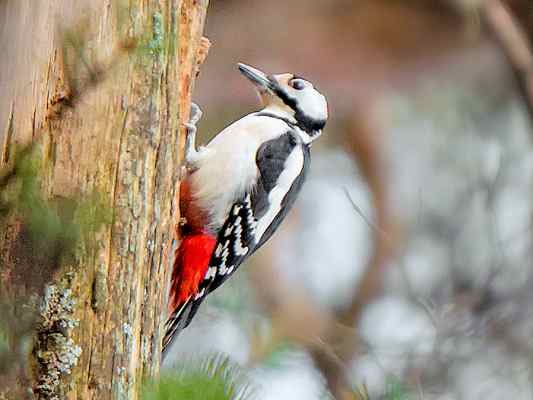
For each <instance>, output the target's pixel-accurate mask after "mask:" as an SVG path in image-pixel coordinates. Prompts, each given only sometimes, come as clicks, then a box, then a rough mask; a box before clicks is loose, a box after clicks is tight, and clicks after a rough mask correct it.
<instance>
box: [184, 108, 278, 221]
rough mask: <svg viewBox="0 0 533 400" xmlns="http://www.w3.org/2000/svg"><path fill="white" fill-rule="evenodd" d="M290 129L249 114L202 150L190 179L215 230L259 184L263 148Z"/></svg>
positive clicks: (196, 196) (270, 120)
mask: <svg viewBox="0 0 533 400" xmlns="http://www.w3.org/2000/svg"><path fill="white" fill-rule="evenodd" d="M287 129H288V128H287V125H286V124H285V123H284V122H283V121H281V120H279V119H276V118H269V117H259V116H256V115H254V114H249V115H247V116H245V117H243V118H241V119H240V120H238V121H236V122H234V123H233V124H231V125H230V126H228V127H227V128H225V129H224V130H223V131H222V132H220V133H219V134H218V135H217V136H216V137H215V138H214V139H213V140H212V141H211V142H210V143H209V144H208V145H207V146H206V147H205V148H203V149H200V152H201V157H200V159H199V160H198V163H197V167H198V169H197V170H196V171H195V172H194V173H193V174H192V175H191V177H190V180H191V189H192V196H193V201H195V202H197V205H198V206H199V207H200V208H201V209H202V210H204V211H205V212H206V213H207V214H208V215H209V223H208V225H209V227H210V228H211V229H214V230H217V229H219V228H220V227H221V226H222V224H223V223H224V220H225V218H226V215H227V213H228V212H229V208H230V207H231V205H232V204H233V203H234V202H235V200H237V199H239V198H241V197H242V196H243V194H244V193H245V192H247V191H248V190H250V189H251V188H252V186H253V185H254V184H255V182H256V179H257V176H258V169H257V165H256V160H255V157H256V153H257V150H258V149H259V146H261V144H263V143H264V142H266V141H268V140H271V139H274V138H276V137H278V136H280V135H282V134H283V133H285V132H287Z"/></svg>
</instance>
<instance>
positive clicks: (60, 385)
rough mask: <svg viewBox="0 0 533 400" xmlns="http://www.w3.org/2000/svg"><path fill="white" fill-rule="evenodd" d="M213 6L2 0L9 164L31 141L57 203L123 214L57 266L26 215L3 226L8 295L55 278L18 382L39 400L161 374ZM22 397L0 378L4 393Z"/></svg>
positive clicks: (122, 386) (1, 112)
mask: <svg viewBox="0 0 533 400" xmlns="http://www.w3.org/2000/svg"><path fill="white" fill-rule="evenodd" d="M207 3H208V0H142V1H141V0H130V1H129V2H123V1H120V0H116V1H115V0H98V1H93V2H88V1H87V2H83V1H82V2H80V1H77V2H73V1H69V0H56V1H45V2H42V1H41V2H38V4H37V3H35V2H34V1H31V0H7V1H3V2H0V20H2V23H1V24H0V49H1V50H2V51H1V53H2V59H3V61H2V62H0V81H1V93H2V96H0V127H2V130H0V144H1V145H3V147H2V152H1V153H0V155H1V159H0V163H2V165H0V167H2V168H7V167H8V164H9V163H10V162H12V160H11V159H12V158H13V157H16V156H17V154H16V152H15V151H14V149H15V147H19V148H20V147H25V146H27V145H30V146H32V147H34V148H35V150H36V153H37V154H38V156H39V158H40V169H39V182H40V187H41V189H42V192H43V193H45V194H46V198H48V199H58V198H78V199H79V198H83V197H84V196H87V195H88V194H90V193H94V192H97V193H99V194H100V195H101V199H103V203H102V204H103V207H104V208H109V210H110V213H112V219H111V220H110V222H109V223H108V224H106V225H104V228H102V229H100V230H99V231H98V232H97V234H96V236H95V243H94V248H91V249H89V250H88V249H87V248H84V246H81V245H78V247H77V248H76V254H75V257H73V258H68V259H61V260H60V262H59V264H60V265H57V267H58V268H55V267H56V266H54V268H52V267H50V268H48V267H49V266H47V265H46V264H47V262H50V261H49V260H48V261H46V260H42V259H40V258H39V255H38V254H35V249H32V248H27V247H24V245H23V244H21V243H23V242H24V239H25V234H26V233H25V227H24V223H23V222H21V221H20V220H17V219H13V218H12V219H10V220H9V223H8V224H7V225H6V226H5V227H4V226H2V232H0V233H1V234H0V260H2V261H1V262H0V284H1V285H0V291H2V290H3V291H4V293H3V294H6V293H8V294H9V293H11V295H12V297H17V296H18V297H24V298H23V299H19V300H21V301H22V302H26V300H27V299H26V297H28V296H29V295H30V293H29V289H28V288H29V286H30V285H29V284H28V279H29V278H30V277H31V276H35V275H43V276H44V277H45V278H47V279H48V278H50V283H49V284H48V285H46V287H44V285H43V287H40V288H37V289H36V292H40V294H41V295H42V296H41V298H42V300H41V304H42V305H41V307H40V309H39V316H38V318H37V319H38V321H37V326H38V328H37V330H38V332H37V335H36V339H34V347H33V349H34V350H33V351H32V352H31V355H30V366H31V373H29V374H27V375H28V376H30V377H31V378H28V380H26V381H25V380H21V379H20V377H18V378H17V379H18V384H19V386H20V385H23V390H22V392H24V393H26V394H28V393H29V391H28V387H31V388H32V390H33V394H31V395H29V396H30V397H32V398H38V399H63V398H68V399H83V400H88V399H99V400H100V399H136V398H137V397H138V393H139V387H140V382H141V379H142V378H143V377H146V376H154V375H157V373H158V370H159V363H160V359H159V358H160V339H161V326H162V322H163V318H164V312H163V310H165V299H166V293H165V292H166V283H167V266H168V262H167V252H168V248H169V246H170V244H171V242H172V240H173V236H174V231H175V229H174V227H175V222H176V219H177V218H179V210H178V209H177V207H178V203H177V202H176V188H177V184H178V179H179V164H180V158H181V155H182V149H183V135H180V132H181V129H182V123H183V122H184V121H185V120H186V119H187V118H188V113H189V105H190V98H191V90H192V86H193V82H194V79H195V76H196V73H197V70H198V67H199V64H200V63H201V61H202V60H203V57H204V56H205V50H206V47H207V46H206V42H205V41H203V40H202V31H203V26H204V21H205V14H206V8H207ZM15 145H17V146H15ZM82 236H83V233H82ZM54 262H55V261H54ZM23 269H24V274H22V272H21V271H22V270H23ZM47 272H48V275H47ZM17 279H18V280H17ZM37 286H38V285H37ZM0 294H1V293H0ZM14 315H16V313H15V314H14ZM0 322H2V321H0ZM0 326H1V324H0ZM13 340H15V341H16V338H15V339H13ZM1 373H2V371H0V374H1ZM0 382H1V377H0ZM15 393H17V392H16V391H15V390H13V389H12V388H11V389H7V388H5V386H2V387H0V398H2V397H3V396H5V397H7V398H17V399H18V398H21V397H16V396H19V395H20V393H21V392H18V394H15Z"/></svg>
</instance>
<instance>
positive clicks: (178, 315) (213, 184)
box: [163, 64, 328, 352]
mask: <svg viewBox="0 0 533 400" xmlns="http://www.w3.org/2000/svg"><path fill="white" fill-rule="evenodd" d="M239 70H240V72H241V73H242V74H243V75H244V76H245V77H247V78H248V79H249V80H250V81H252V82H253V83H254V85H255V87H256V89H257V92H258V94H259V96H260V98H261V101H262V103H263V105H264V108H263V109H262V110H261V111H258V112H253V113H251V114H248V115H246V116H245V117H243V118H241V119H239V120H238V121H236V122H234V123H233V124H231V125H230V126H228V127H227V128H226V129H224V130H223V131H222V132H220V133H219V134H218V135H217V136H215V138H214V139H213V140H211V142H209V144H207V146H205V147H200V148H199V149H198V150H196V148H195V141H196V122H197V121H198V119H199V118H200V115H201V111H200V110H199V108H198V107H197V106H196V105H193V108H192V114H191V120H190V122H189V124H187V137H186V143H185V166H186V174H185V176H184V178H183V179H182V183H181V188H180V199H181V200H180V207H181V208H180V210H181V214H182V216H184V217H185V223H184V225H183V226H182V240H181V243H180V245H179V247H178V248H177V250H176V251H175V254H174V265H173V272H172V279H171V288H170V293H169V301H168V313H169V314H168V315H169V318H168V320H167V322H166V325H165V328H166V332H165V336H164V338H163V351H164V352H165V351H166V350H167V349H168V347H169V345H170V343H171V342H172V340H173V339H174V338H175V337H176V336H177V333H178V332H180V331H181V330H182V329H184V328H185V327H187V325H189V323H190V322H191V319H192V318H193V317H194V315H195V314H196V312H197V310H198V307H199V306H200V304H201V303H202V301H203V300H204V299H205V297H206V296H207V295H208V294H209V293H210V292H212V291H213V290H215V289H216V288H218V287H219V286H220V285H221V284H222V283H224V281H226V279H228V278H229V277H230V276H231V275H232V274H233V273H234V272H235V271H236V270H237V268H238V267H239V266H240V265H241V264H242V262H243V261H244V260H246V259H247V258H248V257H250V256H251V255H252V254H253V253H254V252H255V251H256V250H257V249H258V248H260V247H261V246H262V245H263V244H264V243H265V242H266V241H267V240H268V239H269V238H270V237H271V236H272V234H273V233H274V232H275V231H276V229H277V228H278V226H279V225H280V223H281V221H282V220H283V218H285V216H286V215H287V212H288V211H289V209H290V208H291V207H292V205H293V204H294V201H295V200H296V196H297V194H298V192H299V191H300V188H301V187H302V184H303V182H304V179H305V175H306V171H307V169H308V167H309V162H310V154H309V147H310V145H311V143H312V142H313V141H314V140H315V139H317V138H318V137H319V136H320V135H321V133H322V129H323V128H324V125H325V124H326V119H327V117H328V107H327V103H326V99H325V97H324V96H323V95H322V94H321V93H319V92H318V91H317V90H316V89H315V88H314V87H313V85H312V84H311V83H310V82H309V81H307V80H305V79H303V78H301V77H299V76H297V75H293V74H279V75H266V74H264V73H263V72H261V71H259V70H257V69H255V68H252V67H250V66H247V65H244V64H239Z"/></svg>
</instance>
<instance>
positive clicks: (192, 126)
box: [185, 103, 202, 168]
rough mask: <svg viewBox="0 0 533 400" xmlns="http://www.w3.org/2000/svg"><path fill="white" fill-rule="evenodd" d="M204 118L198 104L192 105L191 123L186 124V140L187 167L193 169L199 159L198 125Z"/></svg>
mask: <svg viewBox="0 0 533 400" xmlns="http://www.w3.org/2000/svg"><path fill="white" fill-rule="evenodd" d="M201 117H202V110H201V109H200V107H199V106H198V105H197V104H196V103H191V113H190V117H189V122H187V123H186V124H185V128H186V131H187V132H186V134H187V136H186V138H185V166H186V167H187V168H191V167H193V166H194V163H195V161H196V160H197V159H198V151H197V150H196V130H197V128H196V124H197V123H198V121H199V120H200V118H201Z"/></svg>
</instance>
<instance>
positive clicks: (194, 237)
mask: <svg viewBox="0 0 533 400" xmlns="http://www.w3.org/2000/svg"><path fill="white" fill-rule="evenodd" d="M216 241H217V240H216V237H215V236H213V235H212V234H209V233H191V234H188V235H186V236H185V237H183V238H182V239H181V243H180V245H179V247H178V248H177V250H176V253H175V254H174V265H173V269H172V282H171V287H170V296H169V302H168V315H172V313H173V312H174V311H175V310H177V309H178V308H179V307H180V306H181V305H182V304H183V303H184V302H185V301H187V299H188V298H189V297H190V296H194V295H195V294H196V293H197V292H198V285H199V284H200V282H201V281H202V280H203V279H204V276H205V274H206V272H207V268H208V267H209V261H210V259H211V255H212V254H213V250H214V249H215V245H216Z"/></svg>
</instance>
